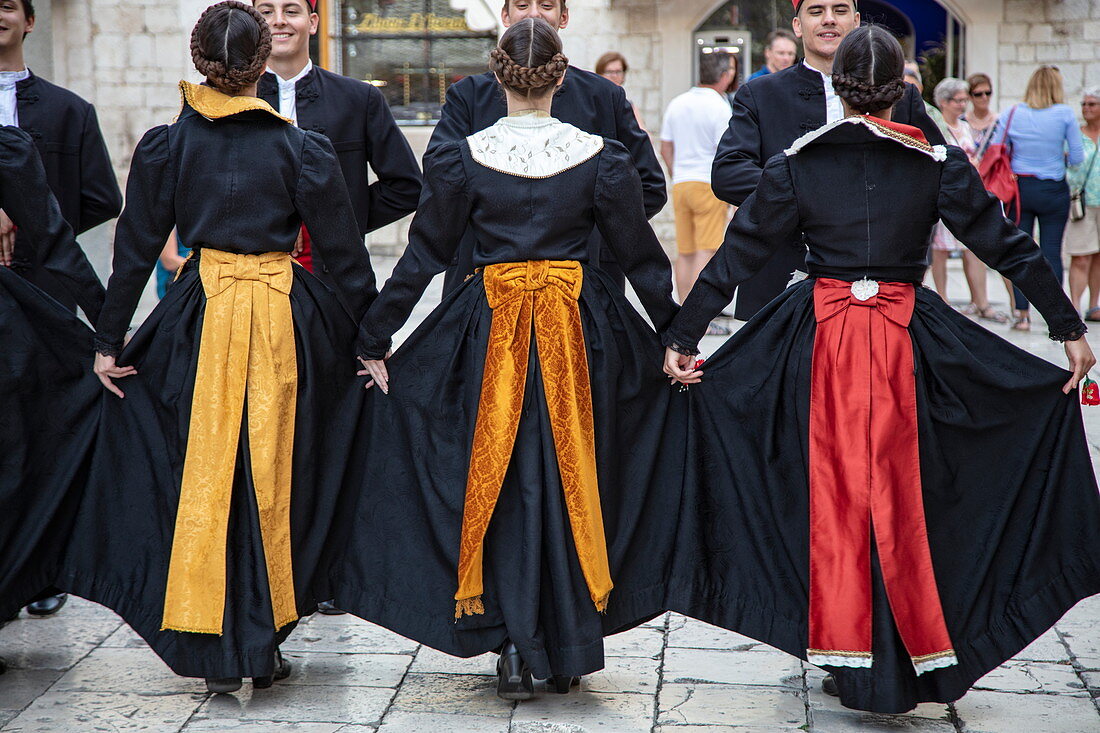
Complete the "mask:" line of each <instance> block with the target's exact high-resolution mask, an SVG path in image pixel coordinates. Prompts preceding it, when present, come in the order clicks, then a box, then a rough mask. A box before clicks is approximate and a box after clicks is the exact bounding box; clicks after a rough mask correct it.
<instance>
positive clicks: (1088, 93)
mask: <svg viewBox="0 0 1100 733" xmlns="http://www.w3.org/2000/svg"><path fill="white" fill-rule="evenodd" d="M1086 97H1092V98H1093V99H1100V87H1085V91H1083V92H1081V99H1085V98H1086Z"/></svg>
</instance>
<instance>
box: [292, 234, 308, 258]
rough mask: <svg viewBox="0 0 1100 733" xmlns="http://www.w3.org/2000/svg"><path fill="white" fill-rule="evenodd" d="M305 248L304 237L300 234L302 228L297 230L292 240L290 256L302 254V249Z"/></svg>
mask: <svg viewBox="0 0 1100 733" xmlns="http://www.w3.org/2000/svg"><path fill="white" fill-rule="evenodd" d="M305 248H306V242H305V238H304V237H303V236H302V230H301V229H299V230H298V238H297V239H295V240H294V249H292V250H290V256H291V257H298V256H299V255H300V254H302V250H303V249H305Z"/></svg>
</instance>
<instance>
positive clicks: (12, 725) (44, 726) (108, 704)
mask: <svg viewBox="0 0 1100 733" xmlns="http://www.w3.org/2000/svg"><path fill="white" fill-rule="evenodd" d="M201 704H202V700H201V699H196V698H195V697H194V696H193V695H158V696H148V695H139V694H137V693H134V692H54V691H52V690H51V691H48V692H46V693H45V694H44V695H42V696H41V697H39V698H38V699H37V700H35V701H34V702H33V703H32V704H31V705H30V707H28V708H27V709H26V710H24V711H23V712H22V713H20V714H19V715H17V716H16V717H15V718H13V719H12V720H11V721H10V722H9V723H8V724H7V725H6V726H4V728H3V730H4V732H5V733H63V732H65V733H85V731H110V732H111V733H177V731H179V730H180V729H181V728H182V727H183V724H184V723H185V722H186V721H187V719H188V717H190V715H191V713H192V712H194V710H195V709H196V708H197V707H198V706H199V705H201Z"/></svg>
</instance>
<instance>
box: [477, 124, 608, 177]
mask: <svg viewBox="0 0 1100 733" xmlns="http://www.w3.org/2000/svg"><path fill="white" fill-rule="evenodd" d="M466 141H467V142H468V143H469V145H470V157H472V158H473V159H474V161H475V162H477V163H479V164H481V165H483V166H485V167H486V168H491V169H493V170H495V171H499V172H501V173H508V174H510V175H513V176H519V177H521V178H550V177H551V176H556V175H558V174H559V173H562V172H563V171H567V170H569V169H570V168H575V167H577V166H578V165H580V164H581V163H584V162H585V161H588V160H591V159H592V158H594V157H596V155H598V154H599V152H600V151H601V150H603V138H602V137H600V136H599V135H591V134H589V133H587V132H584V131H582V130H580V129H578V128H576V127H574V126H573V125H570V124H568V123H565V122H561V121H560V120H557V119H554V118H553V117H542V116H535V115H524V116H516V117H502V118H501V119H500V120H499V121H497V122H496V124H494V125H492V126H491V127H487V128H485V129H484V130H482V131H481V132H477V133H474V134H473V135H470V136H469V137H468V138H466Z"/></svg>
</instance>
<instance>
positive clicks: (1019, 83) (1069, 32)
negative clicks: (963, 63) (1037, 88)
mask: <svg viewBox="0 0 1100 733" xmlns="http://www.w3.org/2000/svg"><path fill="white" fill-rule="evenodd" d="M999 41H1000V44H999V47H998V60H999V67H1000V68H999V71H1000V87H1001V88H1000V92H1001V94H1000V103H1001V106H1002V107H1005V106H1008V105H1009V104H1013V103H1015V102H1019V101H1020V100H1021V99H1022V98H1023V95H1024V89H1025V87H1026V86H1027V80H1028V78H1029V77H1030V76H1031V73H1032V72H1033V71H1035V69H1036V67H1038V66H1039V65H1040V64H1054V65H1056V66H1058V68H1059V69H1060V70H1061V72H1062V76H1063V77H1064V78H1065V82H1066V102H1068V103H1069V104H1070V105H1072V106H1074V107H1075V108H1076V106H1077V103H1078V102H1079V101H1080V97H1081V91H1082V90H1083V89H1084V88H1086V87H1089V86H1096V85H1100V2H1096V0H1004V16H1003V19H1002V21H1001V23H1000V28H999Z"/></svg>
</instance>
